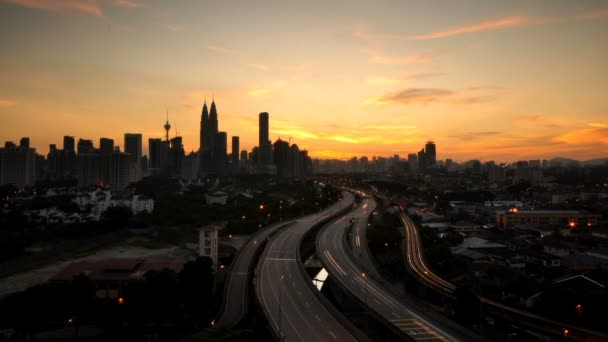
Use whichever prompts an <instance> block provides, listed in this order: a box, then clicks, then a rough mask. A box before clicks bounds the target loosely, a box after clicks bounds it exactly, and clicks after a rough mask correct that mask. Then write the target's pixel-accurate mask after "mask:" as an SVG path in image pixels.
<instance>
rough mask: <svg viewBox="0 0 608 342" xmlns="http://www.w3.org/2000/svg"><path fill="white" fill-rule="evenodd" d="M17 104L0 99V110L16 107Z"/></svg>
mask: <svg viewBox="0 0 608 342" xmlns="http://www.w3.org/2000/svg"><path fill="white" fill-rule="evenodd" d="M16 104H17V102H15V101H13V100H9V99H0V108H6V107H12V106H14V105H16Z"/></svg>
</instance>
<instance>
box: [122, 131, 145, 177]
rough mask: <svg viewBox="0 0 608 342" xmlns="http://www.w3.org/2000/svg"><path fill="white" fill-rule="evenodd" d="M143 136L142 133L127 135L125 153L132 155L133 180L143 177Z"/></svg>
mask: <svg viewBox="0 0 608 342" xmlns="http://www.w3.org/2000/svg"><path fill="white" fill-rule="evenodd" d="M141 149H142V135H141V134H140V133H125V152H126V153H128V154H129V155H130V159H131V164H132V165H131V168H132V169H133V175H132V177H133V180H134V181H138V180H140V179H141V178H142V177H143V174H142V169H141Z"/></svg>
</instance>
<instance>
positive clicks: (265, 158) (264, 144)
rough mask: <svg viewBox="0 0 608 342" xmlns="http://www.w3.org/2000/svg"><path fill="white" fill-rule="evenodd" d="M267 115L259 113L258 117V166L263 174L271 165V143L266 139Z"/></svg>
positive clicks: (267, 128)
mask: <svg viewBox="0 0 608 342" xmlns="http://www.w3.org/2000/svg"><path fill="white" fill-rule="evenodd" d="M268 125H269V115H268V113H267V112H262V113H260V116H259V142H258V147H259V149H258V158H259V160H258V164H259V166H260V167H261V170H262V172H263V173H265V171H266V170H265V168H266V166H268V165H270V164H272V155H273V153H272V143H271V142H270V139H269V137H268V132H269V127H268Z"/></svg>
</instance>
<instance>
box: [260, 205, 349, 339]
mask: <svg viewBox="0 0 608 342" xmlns="http://www.w3.org/2000/svg"><path fill="white" fill-rule="evenodd" d="M353 200H354V197H353V196H352V195H351V194H349V193H344V194H343V198H342V200H340V201H339V202H337V203H336V204H334V205H332V206H331V207H330V208H328V209H326V210H324V211H322V212H320V213H319V214H318V216H315V215H312V216H307V217H304V218H302V219H298V220H297V221H296V222H295V223H294V224H293V225H291V226H290V227H287V228H286V229H283V230H281V231H280V232H278V233H277V234H276V235H275V236H274V237H273V238H272V239H271V240H270V241H269V243H268V244H267V246H266V249H265V250H264V253H263V254H262V256H261V258H260V261H259V262H258V266H257V268H256V280H255V290H256V296H257V298H258V301H259V303H260V305H261V307H262V310H263V311H264V314H265V315H266V317H267V318H268V321H269V323H270V326H271V327H272V329H273V331H274V333H275V336H279V337H280V339H282V340H287V341H356V338H355V337H354V336H353V334H351V332H349V331H348V330H347V329H346V328H345V327H344V326H343V325H342V323H341V322H340V321H339V320H338V319H337V318H336V317H334V315H333V314H332V313H331V312H330V311H329V310H328V308H327V307H325V306H324V305H323V303H322V302H321V301H320V299H319V298H318V297H317V296H318V295H317V294H315V293H314V292H313V289H312V287H311V285H310V282H311V280H310V278H309V277H308V276H307V275H306V274H305V272H304V270H303V266H302V264H301V260H299V257H300V255H299V252H298V250H299V248H300V244H301V241H302V239H303V238H304V236H305V235H306V234H307V233H308V232H309V231H310V230H311V229H312V228H313V227H314V226H315V225H316V224H317V223H318V222H319V221H321V220H323V219H325V218H327V217H331V216H333V215H335V214H338V213H340V212H342V211H344V210H346V209H347V208H350V207H351V206H352V203H353ZM314 291H316V290H314Z"/></svg>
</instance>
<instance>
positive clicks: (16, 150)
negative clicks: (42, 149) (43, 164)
mask: <svg viewBox="0 0 608 342" xmlns="http://www.w3.org/2000/svg"><path fill="white" fill-rule="evenodd" d="M21 143H23V145H20V146H17V145H15V144H14V143H12V142H10V141H7V142H6V143H5V144H4V148H0V185H4V184H13V185H14V186H16V187H17V188H19V189H23V188H24V187H28V186H34V185H35V183H36V149H34V148H30V147H29V138H23V139H21Z"/></svg>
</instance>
